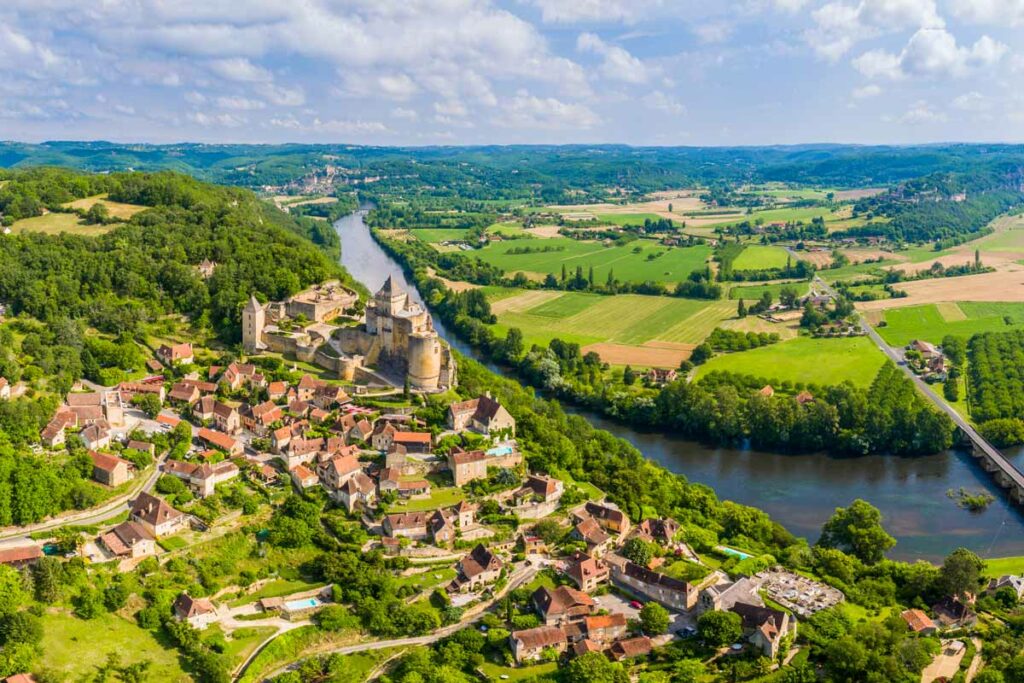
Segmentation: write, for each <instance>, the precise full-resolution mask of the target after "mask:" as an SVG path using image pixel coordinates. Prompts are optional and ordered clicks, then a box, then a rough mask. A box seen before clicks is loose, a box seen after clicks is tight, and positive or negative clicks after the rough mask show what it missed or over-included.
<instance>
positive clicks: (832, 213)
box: [703, 206, 851, 227]
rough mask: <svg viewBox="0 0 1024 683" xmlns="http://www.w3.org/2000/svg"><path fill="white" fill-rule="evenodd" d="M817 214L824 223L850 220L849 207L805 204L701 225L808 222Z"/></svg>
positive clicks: (720, 225) (766, 210) (756, 212)
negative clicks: (748, 222)
mask: <svg viewBox="0 0 1024 683" xmlns="http://www.w3.org/2000/svg"><path fill="white" fill-rule="evenodd" d="M818 216H821V217H822V218H824V219H825V222H826V223H831V222H836V221H851V218H850V210H849V207H840V208H838V209H829V208H827V207H823V206H805V207H789V208H782V209H764V210H763V211H755V212H754V213H752V214H750V215H745V216H743V218H739V219H736V218H732V219H726V220H723V221H722V222H721V223H712V224H709V225H706V226H703V227H725V226H729V225H736V224H739V223H744V222H746V221H750V222H751V223H753V222H754V221H756V220H758V219H760V220H761V221H762V222H764V223H792V222H796V221H802V222H804V223H810V222H811V220H812V219H814V218H816V217H818Z"/></svg>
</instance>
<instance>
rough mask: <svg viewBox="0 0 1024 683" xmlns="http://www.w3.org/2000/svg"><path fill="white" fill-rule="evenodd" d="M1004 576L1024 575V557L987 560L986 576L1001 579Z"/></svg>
mask: <svg viewBox="0 0 1024 683" xmlns="http://www.w3.org/2000/svg"><path fill="white" fill-rule="evenodd" d="M1003 574H1016V575H1018V576H1019V575H1020V574H1024V556H1017V557H996V558H993V559H991V560H985V576H994V577H999V576H1002V575H1003Z"/></svg>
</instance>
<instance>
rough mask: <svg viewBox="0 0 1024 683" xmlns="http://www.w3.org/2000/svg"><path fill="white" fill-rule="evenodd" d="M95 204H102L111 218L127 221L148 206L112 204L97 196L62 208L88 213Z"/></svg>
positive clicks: (101, 196)
mask: <svg viewBox="0 0 1024 683" xmlns="http://www.w3.org/2000/svg"><path fill="white" fill-rule="evenodd" d="M95 204H102V205H103V206H105V207H107V213H108V214H110V216H112V217H113V218H123V219H125V220H128V219H129V218H131V217H132V216H134V215H135V214H137V213H139V212H140V211H145V210H146V209H148V208H149V207H148V206H142V205H140V204H125V203H124V202H112V201H110V200H109V199H107V195H105V194H99V195H95V196H93V197H83V198H82V199H76V200H75V201H73V202H68V203H67V204H64V205H63V206H65V207H67V208H69V209H81V210H83V211H88V210H89V209H91V208H92V207H93V205H95Z"/></svg>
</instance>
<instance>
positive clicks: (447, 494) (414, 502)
mask: <svg viewBox="0 0 1024 683" xmlns="http://www.w3.org/2000/svg"><path fill="white" fill-rule="evenodd" d="M465 497H466V494H465V493H463V492H462V489H459V488H456V487H454V486H451V487H446V488H441V487H437V486H431V488H430V496H429V497H427V498H413V499H411V500H407V501H404V500H399V501H398V502H396V503H395V504H394V505H392V506H391V512H418V511H420V510H436V509H437V508H442V507H451V506H452V505H455V504H456V503H458V502H460V501H462V500H463V499H465Z"/></svg>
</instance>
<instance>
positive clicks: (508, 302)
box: [494, 291, 735, 365]
mask: <svg viewBox="0 0 1024 683" xmlns="http://www.w3.org/2000/svg"><path fill="white" fill-rule="evenodd" d="M494 310H495V313H496V314H497V316H498V323H497V324H496V325H495V326H494V330H495V332H496V333H497V334H499V335H501V336H503V335H505V334H506V333H507V332H508V329H509V328H511V327H517V328H519V329H520V330H521V331H522V333H523V336H524V338H525V341H526V345H527V346H530V345H532V344H539V345H542V346H546V345H547V344H548V343H550V341H551V340H552V339H555V338H558V339H561V340H563V341H567V342H572V343H576V344H579V345H581V346H583V347H587V346H589V345H602V344H607V345H619V346H624V347H635V353H634V354H632V356H627V358H632V360H628V359H627V360H625V361H622V362H630V363H634V362H635V363H636V364H638V365H642V364H644V361H645V359H646V360H647V361H648V362H650V363H651V364H653V363H656V362H658V361H659V360H661V356H662V354H659V353H655V352H658V351H674V352H675V353H674V355H673V358H675V357H678V359H679V360H681V359H682V358H685V357H687V356H688V355H689V350H690V348H692V346H693V345H695V344H699V343H700V342H701V341H703V340H704V338H705V337H706V336H707V335H708V334H710V333H711V331H712V330H713V329H714V328H715V327H718V326H719V325H721V323H722V322H723V321H724V320H727V319H729V318H731V317H734V316H735V306H734V305H733V303H732V302H729V301H713V302H710V301H697V300H693V299H676V298H672V297H664V296H642V295H639V294H620V295H617V296H602V295H599V294H588V293H582V292H550V291H542V292H538V291H527V292H524V293H523V294H521V295H519V296H517V297H511V298H503V299H497V300H496V305H495V307H494ZM594 350H597V351H598V353H601V351H602V349H601V348H596V349H594ZM606 350H609V351H610V350H611V349H606ZM615 350H616V354H615V358H609V359H606V360H608V362H612V363H613V364H614V363H616V362H617V360H618V359H619V358H622V356H621V354H622V353H623V351H624V350H623V349H615ZM626 351H627V354H628V350H626ZM675 364H678V360H676V361H675V363H672V365H675Z"/></svg>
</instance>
